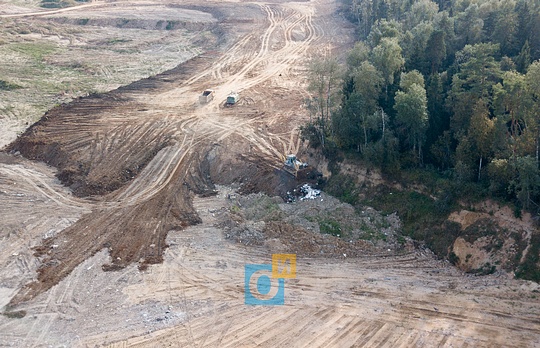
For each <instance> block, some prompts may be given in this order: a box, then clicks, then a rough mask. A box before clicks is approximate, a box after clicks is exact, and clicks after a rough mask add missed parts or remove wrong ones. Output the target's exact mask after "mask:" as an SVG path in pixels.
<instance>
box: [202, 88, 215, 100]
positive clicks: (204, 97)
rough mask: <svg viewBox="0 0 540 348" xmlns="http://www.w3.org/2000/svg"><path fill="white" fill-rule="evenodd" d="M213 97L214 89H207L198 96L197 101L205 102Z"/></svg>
mask: <svg viewBox="0 0 540 348" xmlns="http://www.w3.org/2000/svg"><path fill="white" fill-rule="evenodd" d="M212 99H214V90H213V89H207V90H205V91H204V92H203V93H202V94H201V95H200V96H199V103H201V104H206V103H208V102H210V101H212Z"/></svg>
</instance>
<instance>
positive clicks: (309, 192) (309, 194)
mask: <svg viewBox="0 0 540 348" xmlns="http://www.w3.org/2000/svg"><path fill="white" fill-rule="evenodd" d="M300 190H301V191H302V193H303V194H304V197H302V198H300V200H302V201H303V200H304V199H315V197H317V196H319V195H320V194H321V190H316V189H314V188H312V187H311V186H309V184H304V185H302V187H301V189H300ZM321 200H322V199H321Z"/></svg>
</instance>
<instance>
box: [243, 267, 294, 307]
mask: <svg viewBox="0 0 540 348" xmlns="http://www.w3.org/2000/svg"><path fill="white" fill-rule="evenodd" d="M244 272H245V273H244V296H245V302H244V303H245V304H247V305H252V306H257V305H259V306H279V305H283V304H285V279H283V278H272V265H271V264H268V265H265V264H248V265H245V267H244Z"/></svg>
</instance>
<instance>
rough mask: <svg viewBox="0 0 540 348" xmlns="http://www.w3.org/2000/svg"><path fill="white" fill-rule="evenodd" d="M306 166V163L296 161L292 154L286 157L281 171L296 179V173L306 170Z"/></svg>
mask: <svg viewBox="0 0 540 348" xmlns="http://www.w3.org/2000/svg"><path fill="white" fill-rule="evenodd" d="M307 166H308V164H307V163H305V162H302V161H300V160H298V159H297V158H296V155H293V154H290V155H287V157H286V158H285V161H284V162H283V170H284V171H286V172H287V173H289V174H291V175H293V176H294V177H297V176H298V173H299V172H301V171H303V170H304V169H306V168H307Z"/></svg>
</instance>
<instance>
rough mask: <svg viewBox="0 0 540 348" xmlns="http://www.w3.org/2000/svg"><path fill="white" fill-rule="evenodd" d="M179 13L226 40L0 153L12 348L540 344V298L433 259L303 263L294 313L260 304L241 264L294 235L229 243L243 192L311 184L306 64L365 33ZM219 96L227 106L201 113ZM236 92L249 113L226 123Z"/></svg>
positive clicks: (341, 26) (2, 294) (73, 109)
mask: <svg viewBox="0 0 540 348" xmlns="http://www.w3.org/2000/svg"><path fill="white" fill-rule="evenodd" d="M171 3H172V2H171ZM112 5H114V4H111V6H112ZM161 5H162V2H160V3H159V6H161ZM178 5H182V6H186V7H189V8H193V9H194V8H195V7H194V6H195V5H199V9H198V10H201V11H206V12H208V13H212V14H213V16H214V18H218V19H219V21H220V22H219V23H220V25H221V28H222V30H223V31H224V33H225V35H227V36H228V37H229V38H230V39H229V41H227V42H224V43H223V45H222V46H220V47H218V48H217V49H216V50H214V51H210V52H207V53H205V54H203V55H201V56H198V57H197V58H194V59H191V60H189V61H187V62H186V63H184V64H182V65H180V66H178V67H177V68H175V69H173V70H170V71H167V72H166V73H163V74H160V75H157V76H155V77H152V78H148V79H144V80H140V81H137V82H135V83H132V84H130V85H128V86H125V87H122V88H119V89H117V90H115V91H113V92H110V93H107V94H97V95H93V96H89V97H86V98H81V99H77V100H75V101H74V102H72V103H70V104H68V105H62V106H59V107H57V108H55V109H53V110H50V111H49V112H48V113H47V114H46V115H45V116H44V117H43V118H42V119H41V120H40V121H39V122H38V123H37V124H35V125H33V126H32V127H31V128H29V129H28V130H27V131H26V133H25V134H24V135H23V136H21V137H20V138H19V139H18V140H17V141H16V142H14V143H13V144H11V145H10V146H9V148H8V150H9V151H10V153H12V154H14V153H20V154H21V155H22V156H24V158H21V157H20V156H15V155H7V154H2V155H1V157H0V173H1V176H0V198H1V199H2V205H1V206H0V214H1V215H0V227H1V229H0V231H1V234H0V238H1V239H0V243H1V246H2V250H7V252H4V253H2V255H1V256H0V265H1V267H0V304H1V305H4V306H6V307H5V313H4V316H0V342H2V343H0V344H1V345H5V346H17V347H39V346H60V345H64V346H106V345H110V346H113V347H125V346H146V347H160V346H178V347H185V346H197V347H199V346H200V347H203V346H204V347H206V346H214V347H225V346H229V347H254V346H263V347H274V346H298V347H306V346H331V347H349V346H366V347H374V346H379V347H396V346H404V347H407V346H426V347H431V346H446V347H456V346H463V347H464V346H471V347H494V346H515V347H527V346H534V345H540V329H539V328H540V325H539V324H540V319H539V318H540V301H539V299H538V298H537V297H538V292H539V291H540V288H539V286H538V285H537V284H533V283H529V282H523V281H514V280H508V279H501V278H497V277H496V276H487V277H467V276H464V275H463V274H462V273H460V272H459V271H457V270H456V269H455V268H452V267H450V266H449V265H448V264H446V263H444V262H440V261H436V260H435V259H434V257H433V255H432V254H431V253H430V252H428V251H425V250H414V249H410V250H399V251H395V252H392V250H390V252H388V250H386V251H384V250H380V248H379V249H378V248H375V247H374V248H371V249H366V252H365V254H364V255H358V256H357V257H354V258H350V257H346V256H345V255H344V256H343V257H337V256H339V255H333V257H326V256H324V257H315V256H301V257H299V259H298V269H297V277H296V279H287V280H286V283H285V305H284V306H275V307H268V306H246V305H245V304H244V265H245V264H246V263H255V264H260V263H269V262H270V259H271V254H272V252H273V251H275V250H280V251H282V250H286V249H287V248H285V249H284V248H283V246H287V245H289V244H288V243H287V241H288V240H293V239H294V237H295V230H294V229H283V230H282V232H283V231H284V232H283V233H281V234H279V235H278V237H276V236H272V237H271V238H269V240H268V241H267V242H266V243H264V244H263V245H261V246H246V245H244V244H242V243H235V242H233V241H231V240H227V239H225V237H226V235H225V233H224V230H223V228H220V227H218V226H219V225H220V223H222V220H220V218H222V217H223V216H225V215H226V212H227V211H230V209H231V200H230V199H229V198H228V197H230V196H231V194H233V192H232V189H230V188H229V186H228V185H229V184H233V183H235V184H236V185H239V187H240V190H241V191H242V192H249V191H263V192H267V193H270V194H273V195H275V194H282V193H283V192H284V191H286V190H287V189H288V188H289V187H290V186H291V185H295V184H297V183H295V182H294V180H291V179H290V177H289V176H287V175H284V176H282V175H281V174H280V173H279V172H278V171H277V168H279V167H280V166H281V158H282V156H283V155H284V154H287V153H297V152H301V143H300V141H299V139H298V129H297V126H298V125H299V124H300V123H301V122H302V121H303V120H305V119H306V117H307V114H306V110H305V109H304V108H303V100H304V98H305V97H306V96H307V94H306V92H305V85H306V83H305V81H304V79H303V77H302V76H305V69H306V65H307V62H308V60H309V58H310V57H312V56H314V55H318V54H324V53H329V52H332V51H334V52H339V51H342V50H343V48H344V47H347V46H348V45H349V44H350V42H351V35H352V32H351V30H350V26H348V25H347V23H346V22H345V21H344V20H343V19H341V18H340V17H339V16H337V15H336V14H335V10H336V4H335V3H334V2H326V1H319V0H315V1H312V2H287V1H279V2H275V3H272V2H264V3H262V2H261V3H257V2H254V3H237V2H231V3H227V2H205V3H204V8H201V7H200V4H199V3H188V2H178ZM104 6H105V7H97V6H96V7H95V8H96V9H98V8H99V11H100V15H103V11H104V8H107V7H106V6H108V5H104ZM73 11H76V10H72V11H70V13H74V12H73ZM84 11H86V12H88V13H90V12H91V11H93V8H85V9H84ZM105 11H106V10H105ZM239 13H241V14H242V15H241V16H239V15H238V14H239ZM205 88H214V89H215V90H216V98H215V99H214V101H212V102H210V103H208V104H206V105H199V104H198V102H197V100H198V95H199V94H200V92H201V91H202V90H204V89H205ZM231 90H235V91H238V92H240V95H241V97H242V99H241V101H240V102H239V104H238V105H236V106H234V107H228V108H227V107H224V106H223V103H224V100H225V98H226V96H227V94H228V93H229V92H230V91H231ZM38 161H41V162H38ZM48 165H50V166H54V167H55V168H57V170H58V171H57V173H56V177H55V171H54V169H53V168H52V167H49V166H48ZM59 180H60V181H61V182H60V181H59ZM61 183H62V184H63V185H64V186H63V185H61ZM215 184H225V186H221V185H220V186H215ZM254 222H255V223H256V222H257V221H254ZM287 233H288V234H287ZM303 233H306V236H307V235H309V234H308V233H307V232H306V231H303ZM312 233H314V232H312ZM306 238H307V237H306ZM336 243H337V242H336ZM291 245H292V244H291ZM360 246H361V247H366V248H367V246H366V245H365V244H362V245H359V247H360ZM34 254H35V255H34ZM36 256H37V257H36ZM104 271H105V272H104ZM15 317H22V318H15Z"/></svg>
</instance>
